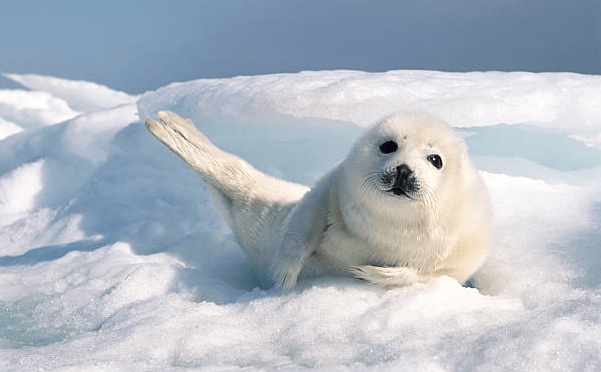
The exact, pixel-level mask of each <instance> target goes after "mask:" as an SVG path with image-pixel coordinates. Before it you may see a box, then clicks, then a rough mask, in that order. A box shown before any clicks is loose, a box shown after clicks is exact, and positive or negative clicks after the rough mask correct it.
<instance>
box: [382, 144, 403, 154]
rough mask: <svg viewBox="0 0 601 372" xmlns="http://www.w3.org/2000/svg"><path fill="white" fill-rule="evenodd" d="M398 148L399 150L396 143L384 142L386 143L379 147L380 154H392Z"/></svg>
mask: <svg viewBox="0 0 601 372" xmlns="http://www.w3.org/2000/svg"><path fill="white" fill-rule="evenodd" d="M398 148H399V145H397V143H396V142H394V141H386V142H384V143H383V144H381V145H380V152H381V153H382V154H392V153H393V152H395V151H396V150H397V149H398Z"/></svg>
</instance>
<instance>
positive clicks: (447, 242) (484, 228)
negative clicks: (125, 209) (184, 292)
mask: <svg viewBox="0 0 601 372" xmlns="http://www.w3.org/2000/svg"><path fill="white" fill-rule="evenodd" d="M158 116H159V119H160V121H161V123H157V122H155V121H154V120H152V119H146V127H147V128H148V129H149V130H150V132H151V133H152V134H154V135H155V136H156V137H157V138H158V139H159V140H161V141H162V142H163V143H164V144H166V145H167V146H168V147H169V148H170V149H172V150H173V151H174V152H175V153H176V154H178V155H179V156H180V157H181V158H182V159H184V160H185V161H186V162H187V163H188V164H189V165H190V167H192V168H193V169H194V170H196V171H197V172H198V173H199V175H200V176H201V178H202V179H203V181H204V182H205V184H206V185H207V187H208V189H209V190H210V191H211V192H212V194H213V195H214V197H215V200H216V203H217V205H218V206H219V208H220V210H221V211H222V213H223V215H224V216H225V219H226V220H227V222H228V224H229V226H230V227H231V229H232V231H233V233H234V235H235V237H236V239H237V240H238V242H239V244H240V246H241V247H242V249H243V250H244V252H245V253H246V255H247V256H248V257H249V258H250V259H251V261H252V262H253V263H254V265H255V266H256V267H257V268H258V269H260V270H262V271H268V272H270V273H271V275H272V277H273V279H274V280H275V282H276V284H277V285H280V286H282V287H284V288H292V287H294V286H295V285H296V282H297V278H298V277H303V276H310V275H323V274H332V275H347V276H355V277H358V278H361V279H364V280H367V281H369V282H372V283H375V284H377V285H380V286H385V287H389V286H404V285H411V284H413V283H416V282H422V281H426V280H428V279H430V278H433V277H436V276H440V275H448V276H451V277H454V278H456V279H457V280H458V281H459V282H460V283H463V282H465V281H466V280H467V279H469V277H470V276H471V275H472V274H473V273H474V272H475V271H476V269H477V268H478V267H479V266H480V265H481V263H482V261H483V260H484V258H485V255H486V252H487V249H488V245H489V241H490V235H491V220H492V218H491V211H490V203H489V199H488V193H487V191H486V188H485V187H484V184H483V182H482V180H481V179H480V177H479V175H478V172H477V170H476V169H475V168H474V166H473V165H472V163H471V162H470V160H469V158H468V156H467V150H466V147H465V144H464V142H463V140H462V139H461V138H460V137H459V136H458V135H457V134H456V133H455V132H454V131H452V130H451V129H450V128H449V127H447V126H446V125H444V124H442V123H441V122H440V121H439V120H438V119H436V118H433V117H430V116H428V115H425V114H407V115H399V116H393V117H390V118H388V119H386V120H384V121H382V122H381V123H379V124H378V125H376V126H374V127H372V128H371V129H369V130H368V131H366V132H365V134H363V136H361V137H360V138H359V139H358V140H357V142H356V143H355V145H354V146H353V148H352V149H351V151H350V154H349V155H348V157H347V158H346V159H345V160H344V161H343V162H342V163H340V164H339V165H338V166H337V167H336V168H334V169H333V170H331V171H330V172H329V173H328V174H326V175H325V176H324V177H323V178H322V179H321V180H320V181H319V182H318V183H317V185H316V186H315V187H314V188H313V189H311V190H309V189H308V188H306V187H305V186H301V185H297V184H294V183H289V182H286V181H282V180H279V179H275V178H272V177H270V176H267V175H265V174H263V173H261V172H259V171H258V170H256V169H255V168H253V167H252V166H251V165H249V164H248V163H246V162H245V161H244V160H242V159H240V158H238V157H236V156H234V155H232V154H229V153H226V152H223V151H221V150H220V149H218V148H217V147H216V146H214V145H213V144H212V143H211V142H210V141H209V140H208V139H207V138H206V137H205V136H204V135H202V134H201V133H200V132H198V131H197V130H196V128H195V127H194V125H193V123H192V122H191V121H190V120H184V119H182V118H180V117H179V116H177V115H176V114H174V113H171V112H159V114H158ZM386 141H395V143H397V144H398V149H397V150H396V151H394V152H392V153H389V154H384V153H382V152H381V151H380V148H379V146H380V145H381V144H382V143H384V142H386ZM432 154H436V155H439V156H440V157H441V158H442V161H443V166H442V167H441V168H440V169H437V168H436V167H435V166H433V163H432V162H430V161H428V156H429V155H432ZM401 165H403V166H406V167H408V168H409V169H411V170H412V175H413V176H414V183H413V184H414V185H415V190H413V189H411V191H409V192H407V193H406V194H405V195H401V196H399V195H395V194H394V193H392V192H390V189H391V184H390V183H391V181H390V179H391V177H389V178H388V179H386V177H385V176H384V175H385V174H393V175H394V176H393V177H392V178H393V179H400V178H401V177H400V176H399V174H400V173H395V170H396V169H397V167H399V166H401Z"/></svg>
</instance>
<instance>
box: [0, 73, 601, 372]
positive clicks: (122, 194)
mask: <svg viewBox="0 0 601 372" xmlns="http://www.w3.org/2000/svg"><path fill="white" fill-rule="evenodd" d="M6 76H7V77H9V78H11V79H13V80H15V81H17V82H20V83H21V84H23V85H24V87H27V88H29V89H30V90H25V89H24V90H0V138H3V139H2V140H0V370H2V371H39V370H49V371H64V370H77V371H132V370H149V371H181V370H207V371H215V370H218V371H237V370H272V369H282V370H299V369H309V370H324V371H365V370H373V371H497V370H498V371H501V370H522V371H526V370H527V371H553V370H558V371H559V370H561V371H597V370H599V369H601V357H600V355H601V337H599V335H600V334H601V287H600V286H601V254H600V249H601V231H600V229H601V187H600V186H601V185H600V183H601V182H600V181H601V147H600V143H601V142H600V141H599V138H600V136H601V104H600V102H601V77H598V76H585V75H576V74H564V73H548V74H531V73H499V72H489V73H441V72H432V71H392V72H388V73H364V72H357V71H321V72H303V73H298V74H281V75H266V76H249V77H236V78H231V79H214V80H198V81H191V82H186V83H174V84H171V85H169V86H166V87H163V88H160V89H158V90H156V91H153V92H147V93H145V94H144V95H142V96H141V97H132V96H128V95H126V94H124V93H121V92H115V91H112V90H111V89H110V88H107V87H103V86H99V85H97V84H94V83H89V82H76V81H66V80H64V79H58V78H53V77H44V76H37V75H15V74H9V75H6ZM165 109H169V110H173V111H176V112H177V113H179V114H180V115H182V116H185V117H190V118H192V120H194V122H195V123H196V125H197V126H198V127H199V128H200V129H201V130H202V131H203V132H204V133H206V134H207V135H208V136H209V137H210V138H211V139H212V140H214V142H215V143H216V144H218V145H219V146H221V147H223V148H224V149H226V150H228V151H231V152H234V153H236V154H238V155H240V156H242V157H244V158H246V159H247V160H248V161H249V162H250V163H252V164H254V165H255V166H256V167H258V168H259V169H261V170H263V171H265V172H267V173H270V174H272V175H276V176H279V177H283V178H286V179H289V180H293V181H296V182H301V183H306V184H308V185H312V184H314V182H315V181H316V180H317V179H318V178H319V176H320V175H322V174H323V173H324V172H325V171H327V170H328V169H329V168H331V167H332V166H333V165H335V164H336V162H338V161H339V160H341V159H342V158H344V156H345V155H346V153H347V151H348V150H349V148H350V146H351V145H352V143H353V140H354V139H355V138H356V136H357V135H358V134H359V133H360V132H361V131H362V130H363V127H365V126H367V125H369V124H370V123H373V122H375V121H377V120H379V119H381V118H382V117H384V116H386V115H388V114H390V113H392V112H395V111H403V110H411V109H421V110H428V111H431V112H433V113H434V114H437V115H439V116H441V117H443V119H445V120H446V121H447V122H449V123H450V124H451V125H453V126H456V127H458V128H459V129H458V130H460V131H461V132H462V133H463V134H464V136H465V138H466V141H467V143H468V146H469V148H470V153H471V155H472V157H473V158H474V161H475V163H476V164H477V165H478V167H479V168H480V169H481V171H482V175H483V177H484V179H485V181H486V183H487V185H488V187H489V190H490V193H491V197H492V200H493V205H494V211H495V218H496V231H495V240H494V246H493V247H492V253H491V255H490V258H489V259H488V261H487V262H486V264H485V265H484V267H483V268H482V269H481V270H480V271H479V272H478V273H477V274H476V275H475V276H474V278H473V280H472V281H471V286H467V287H462V286H460V285H459V284H458V283H456V282H455V281H453V280H452V279H450V278H446V277H442V278H439V279H436V280H433V281H431V282H428V283H424V284H419V285H415V286H412V287H408V288H398V289H393V290H381V289H378V288H374V287H372V286H369V285H367V284H365V283H363V282H359V281H356V280H353V279H343V278H333V277H322V278H317V279H313V280H305V281H301V282H300V283H299V286H298V287H297V288H296V289H295V290H293V291H290V292H285V291H282V290H280V289H277V288H272V287H270V286H263V285H261V284H260V282H259V281H258V279H257V276H256V275H255V273H254V271H253V268H252V267H251V265H250V263H249V261H248V260H247V259H246V258H245V257H244V255H243V254H242V253H241V251H240V249H239V248H238V246H237V244H236V242H235V241H234V239H233V238H232V236H231V234H230V232H229V230H228V228H227V226H226V225H225V223H224V221H223V219H222V218H221V216H220V215H219V213H218V212H217V210H216V209H215V207H214V206H213V204H212V202H211V199H210V196H209V194H208V193H207V191H206V189H205V188H204V186H203V185H202V182H201V181H200V179H199V178H198V177H197V176H196V174H195V173H194V172H193V171H192V170H190V169H189V168H188V167H187V166H186V165H185V164H184V162H183V161H181V160H180V159H179V158H178V157H177V156H176V155H174V154H173V153H171V152H170V151H169V150H168V149H166V148H165V147H164V146H163V145H162V144H161V143H160V142H159V141H157V140H156V139H155V138H153V137H152V136H151V135H150V134H149V133H148V132H146V130H145V128H144V126H143V124H142V121H141V120H142V119H143V118H144V117H146V116H151V117H154V118H156V112H157V111H158V110H165Z"/></svg>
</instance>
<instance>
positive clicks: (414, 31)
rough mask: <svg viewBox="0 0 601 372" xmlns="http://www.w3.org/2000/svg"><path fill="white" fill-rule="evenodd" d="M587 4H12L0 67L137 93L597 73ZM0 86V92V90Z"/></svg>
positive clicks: (600, 11)
mask: <svg viewBox="0 0 601 372" xmlns="http://www.w3.org/2000/svg"><path fill="white" fill-rule="evenodd" d="M599 3H600V2H599V1H598V0H578V1H576V0H348V1H342V0H298V1H292V0H218V1H217V0H215V1H203V0H200V1H198V0H197V1H194V0H180V1H176V0H172V1H169V0H144V1H142V0H121V1H113V0H106V1H81V0H79V1H71V0H57V1H31V0H19V1H10V2H7V3H4V4H3V5H2V6H1V7H0V71H2V72H16V73H36V74H44V75H52V76H59V77H64V78H70V79H83V80H89V81H94V82H97V83H101V84H106V85H108V86H109V87H111V88H114V89H119V90H123V91H126V92H128V93H141V92H143V91H146V90H152V89H156V88H158V87H160V86H163V85H165V84H168V83H170V82H174V81H187V80H192V79H197V78H213V77H230V76H235V75H256V74H265V73H276V72H297V71H301V70H325V69H358V70H365V71H386V70H394V69H434V70H443V71H472V70H502V71H514V70H519V71H572V72H580V73H587V74H601V56H600V54H601V6H600V5H599ZM10 86H11V84H10V83H9V82H8V81H7V80H6V79H1V81H0V87H10Z"/></svg>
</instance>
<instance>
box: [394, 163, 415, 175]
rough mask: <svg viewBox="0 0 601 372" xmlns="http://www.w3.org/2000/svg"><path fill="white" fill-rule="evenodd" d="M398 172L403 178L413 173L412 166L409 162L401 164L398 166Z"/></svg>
mask: <svg viewBox="0 0 601 372" xmlns="http://www.w3.org/2000/svg"><path fill="white" fill-rule="evenodd" d="M396 172H397V174H398V175H399V177H401V178H404V177H407V176H409V175H411V174H412V173H413V171H412V170H411V168H409V166H408V165H407V164H401V165H399V166H397V167H396Z"/></svg>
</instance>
